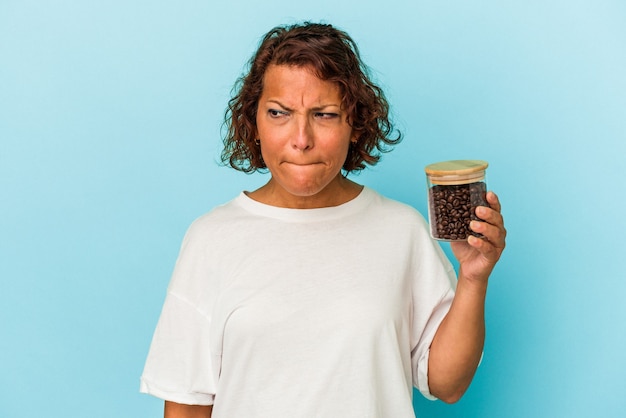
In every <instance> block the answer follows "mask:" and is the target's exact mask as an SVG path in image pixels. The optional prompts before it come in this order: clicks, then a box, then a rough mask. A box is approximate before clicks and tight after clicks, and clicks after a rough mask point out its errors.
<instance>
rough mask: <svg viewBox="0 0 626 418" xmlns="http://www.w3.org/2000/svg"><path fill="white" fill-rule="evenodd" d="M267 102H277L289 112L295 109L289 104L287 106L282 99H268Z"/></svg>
mask: <svg viewBox="0 0 626 418" xmlns="http://www.w3.org/2000/svg"><path fill="white" fill-rule="evenodd" d="M267 102H268V103H274V104H277V105H278V106H280V107H282V108H283V109H284V110H286V111H288V112H291V111H292V110H293V109H290V108H289V107H288V106H285V105H284V104H282V103H281V102H280V101H278V100H276V99H268V100H267Z"/></svg>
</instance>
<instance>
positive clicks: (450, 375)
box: [164, 65, 506, 418]
mask: <svg viewBox="0 0 626 418" xmlns="http://www.w3.org/2000/svg"><path fill="white" fill-rule="evenodd" d="M347 119H348V115H347V114H346V113H345V111H344V110H343V108H342V103H341V95H340V91H339V89H338V87H337V86H336V85H335V84H333V83H330V82H327V81H324V80H321V79H319V78H318V77H317V76H315V75H314V74H313V73H312V72H311V71H310V70H309V69H307V68H306V67H304V68H303V67H293V66H282V65H281V66H277V65H272V66H270V67H268V69H267V71H266V73H265V78H264V89H263V93H262V95H261V98H260V100H259V104H258V111H257V137H258V138H259V139H260V144H261V145H260V146H261V153H262V155H263V160H264V161H265V163H266V165H267V167H268V169H269V171H270V173H271V175H272V177H271V179H270V180H269V181H268V182H267V184H265V185H264V186H262V187H261V188H259V189H257V190H255V191H253V192H249V193H247V194H248V196H250V197H251V198H252V199H255V200H257V201H259V202H262V203H265V204H268V205H272V206H278V207H285V208H295V209H311V208H321V207H330V206H337V205H340V204H342V203H345V202H347V201H349V200H352V199H354V198H355V197H356V196H357V195H358V194H359V193H360V191H361V189H362V186H360V185H358V184H356V183H354V182H352V181H350V180H348V179H346V178H345V177H343V176H342V175H341V167H342V165H343V163H344V161H345V159H346V156H347V153H348V147H349V145H350V142H351V141H356V139H357V137H358V135H357V132H354V131H353V130H352V128H351V127H350V125H349V124H348V122H347ZM487 201H488V203H489V205H490V207H479V208H477V209H476V214H477V216H478V217H479V218H480V219H481V220H482V221H473V222H472V224H471V225H470V227H471V228H472V230H473V231H475V232H479V233H481V234H482V235H483V236H484V238H483V239H480V238H476V237H472V236H470V237H469V238H468V240H467V241H465V242H454V243H452V250H453V252H454V255H455V257H456V258H457V259H458V260H459V265H460V268H459V277H458V283H457V291H456V294H455V297H454V300H453V302H452V306H451V308H450V311H449V312H448V314H447V315H446V317H445V318H444V320H443V321H442V323H441V325H440V326H439V329H438V330H437V332H436V334H435V337H434V339H433V342H432V345H431V348H430V357H429V366H428V367H429V370H428V382H429V387H430V391H431V393H432V394H433V395H435V396H436V397H438V398H439V399H441V400H442V401H444V402H448V403H452V402H456V401H458V400H459V399H460V398H461V396H462V395H463V393H465V391H466V390H467V388H468V387H469V385H470V383H471V381H472V378H473V376H474V373H475V371H476V368H477V366H478V363H479V361H480V356H481V354H482V350H483V345H484V341H485V318H484V306H485V297H486V294H487V283H488V278H489V275H490V274H491V271H492V270H493V268H494V266H495V264H496V263H497V261H498V260H499V258H500V256H501V254H502V251H503V250H504V247H505V237H506V230H505V228H504V221H503V218H502V215H501V213H500V211H501V206H500V202H499V200H498V197H497V196H496V195H495V193H493V192H489V193H487ZM211 413H212V407H211V406H195V405H180V404H176V403H173V402H167V401H166V402H165V415H164V416H165V418H208V417H211Z"/></svg>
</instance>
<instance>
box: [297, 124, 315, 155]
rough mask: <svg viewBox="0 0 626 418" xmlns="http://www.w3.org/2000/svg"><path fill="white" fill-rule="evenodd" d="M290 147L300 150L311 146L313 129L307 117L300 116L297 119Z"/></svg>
mask: <svg viewBox="0 0 626 418" xmlns="http://www.w3.org/2000/svg"><path fill="white" fill-rule="evenodd" d="M292 147H293V148H294V149H297V150H300V151H305V150H308V149H311V148H313V129H312V126H311V123H310V121H309V120H308V118H306V117H302V118H299V119H298V121H297V128H296V132H294V135H293V139H292Z"/></svg>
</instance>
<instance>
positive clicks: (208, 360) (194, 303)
mask: <svg viewBox="0 0 626 418" xmlns="http://www.w3.org/2000/svg"><path fill="white" fill-rule="evenodd" d="M205 226H206V223H205V222H204V221H203V218H200V219H198V220H196V221H195V222H194V223H193V224H192V225H191V227H190V228H189V229H188V231H187V233H186V234H185V238H184V240H183V243H182V246H181V250H180V253H179V256H178V259H177V261H176V266H175V268H174V272H173V274H172V278H171V280H170V284H169V287H168V292H167V296H166V298H165V302H164V304H163V309H162V311H161V316H160V318H159V322H158V324H157V327H156V330H155V332H154V335H153V337H152V343H151V345H150V351H149V353H148V357H147V360H146V364H145V366H144V371H143V374H142V376H141V386H140V391H141V392H143V393H148V394H151V395H154V396H156V397H158V398H161V399H165V400H168V401H172V402H176V403H182V404H188V405H211V404H213V399H214V396H215V386H216V384H215V381H216V377H215V373H214V368H213V366H214V363H216V361H214V359H213V357H212V354H211V353H212V351H211V341H210V335H211V332H210V331H211V317H210V315H211V313H210V312H211V306H212V303H213V300H214V294H215V291H214V289H213V288H212V285H213V281H212V280H211V277H212V276H213V275H212V274H211V270H210V264H211V261H210V258H209V257H207V252H208V250H207V248H208V244H207V240H209V239H210V237H211V236H212V234H211V233H210V231H207V230H206V227H205Z"/></svg>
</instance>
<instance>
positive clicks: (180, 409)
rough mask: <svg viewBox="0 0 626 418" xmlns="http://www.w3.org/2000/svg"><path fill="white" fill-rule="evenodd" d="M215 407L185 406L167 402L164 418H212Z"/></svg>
mask: <svg viewBox="0 0 626 418" xmlns="http://www.w3.org/2000/svg"><path fill="white" fill-rule="evenodd" d="M212 411H213V405H208V406H204V405H183V404H179V403H175V402H169V401H165V412H164V414H163V417H164V418H211V412H212Z"/></svg>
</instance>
